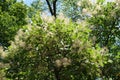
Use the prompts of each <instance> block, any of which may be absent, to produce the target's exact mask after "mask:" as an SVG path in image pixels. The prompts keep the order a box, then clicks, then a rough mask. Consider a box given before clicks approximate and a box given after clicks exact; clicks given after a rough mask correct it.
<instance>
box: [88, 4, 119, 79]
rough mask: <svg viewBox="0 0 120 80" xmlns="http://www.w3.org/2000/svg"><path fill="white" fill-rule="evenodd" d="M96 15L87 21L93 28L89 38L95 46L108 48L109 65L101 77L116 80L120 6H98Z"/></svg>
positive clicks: (117, 72)
mask: <svg viewBox="0 0 120 80" xmlns="http://www.w3.org/2000/svg"><path fill="white" fill-rule="evenodd" d="M98 6H99V9H97V12H96V14H94V15H93V16H92V17H91V18H90V19H89V20H88V21H89V22H90V24H91V25H92V26H93V27H92V33H91V36H94V40H95V44H97V43H99V45H100V47H108V49H109V57H108V58H109V59H111V60H112V62H111V63H108V64H106V65H105V67H104V68H102V69H103V75H104V76H106V77H107V78H109V77H112V78H113V79H116V78H117V77H118V76H117V74H119V71H118V70H120V67H119V66H120V65H119V63H120V61H119V60H118V59H119V58H120V57H118V56H119V54H120V53H119V52H120V49H119V48H120V45H119V43H120V42H119V39H120V35H119V33H120V27H119V23H120V20H119V18H120V14H119V12H120V4H119V3H118V2H107V3H106V4H104V5H103V4H102V5H100V4H99V5H98Z"/></svg>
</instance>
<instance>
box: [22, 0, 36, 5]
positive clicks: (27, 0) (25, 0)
mask: <svg viewBox="0 0 120 80" xmlns="http://www.w3.org/2000/svg"><path fill="white" fill-rule="evenodd" d="M23 1H24V2H25V3H26V4H28V5H30V4H31V3H32V2H33V1H35V0H23Z"/></svg>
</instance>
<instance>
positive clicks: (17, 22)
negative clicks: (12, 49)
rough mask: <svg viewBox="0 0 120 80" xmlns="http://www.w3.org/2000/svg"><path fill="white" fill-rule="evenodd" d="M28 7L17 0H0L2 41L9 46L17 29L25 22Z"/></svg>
mask: <svg viewBox="0 0 120 80" xmlns="http://www.w3.org/2000/svg"><path fill="white" fill-rule="evenodd" d="M25 17H26V7H25V5H24V4H22V3H19V2H16V0H5V1H3V0H2V1H0V43H1V44H2V45H3V46H8V45H9V41H10V40H13V37H14V35H15V34H16V31H17V30H18V29H19V28H20V27H21V26H22V25H24V24H26V21H25Z"/></svg>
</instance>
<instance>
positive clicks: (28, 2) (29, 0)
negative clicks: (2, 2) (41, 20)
mask: <svg viewBox="0 0 120 80" xmlns="http://www.w3.org/2000/svg"><path fill="white" fill-rule="evenodd" d="M18 1H20V0H18ZM23 1H24V2H25V3H26V4H27V5H30V4H31V3H32V2H33V1H35V0H23ZM91 1H92V2H94V1H95V0H91ZM106 1H114V0H106Z"/></svg>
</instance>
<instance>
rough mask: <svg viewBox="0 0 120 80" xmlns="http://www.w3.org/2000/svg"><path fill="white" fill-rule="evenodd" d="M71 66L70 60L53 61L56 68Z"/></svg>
mask: <svg viewBox="0 0 120 80" xmlns="http://www.w3.org/2000/svg"><path fill="white" fill-rule="evenodd" d="M70 64H71V60H70V59H68V58H66V57H65V58H62V59H57V60H56V61H55V65H56V66H57V67H61V66H64V67H67V66H68V65H70Z"/></svg>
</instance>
